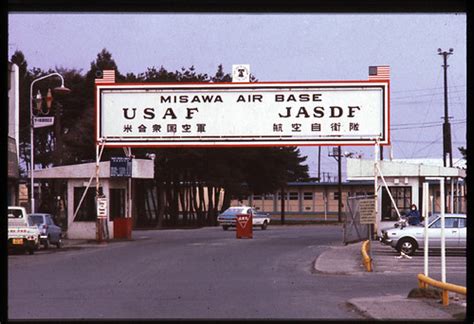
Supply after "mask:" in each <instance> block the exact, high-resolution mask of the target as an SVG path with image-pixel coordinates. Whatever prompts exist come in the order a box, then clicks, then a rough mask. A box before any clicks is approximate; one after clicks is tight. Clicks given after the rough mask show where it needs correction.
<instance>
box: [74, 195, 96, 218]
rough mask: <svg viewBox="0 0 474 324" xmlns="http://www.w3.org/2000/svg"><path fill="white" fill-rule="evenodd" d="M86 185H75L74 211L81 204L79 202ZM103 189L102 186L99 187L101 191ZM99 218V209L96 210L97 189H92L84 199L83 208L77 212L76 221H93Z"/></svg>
mask: <svg viewBox="0 0 474 324" xmlns="http://www.w3.org/2000/svg"><path fill="white" fill-rule="evenodd" d="M85 190H86V187H74V211H75V210H76V209H77V206H79V202H80V201H81V198H82V195H83V194H84V191H85ZM101 191H102V188H99V192H101ZM96 219H97V210H96V202H95V190H93V189H90V188H89V190H87V194H86V196H85V197H84V200H83V201H82V204H81V208H80V209H79V211H78V212H77V215H76V218H74V221H75V222H93V221H95V220H96Z"/></svg>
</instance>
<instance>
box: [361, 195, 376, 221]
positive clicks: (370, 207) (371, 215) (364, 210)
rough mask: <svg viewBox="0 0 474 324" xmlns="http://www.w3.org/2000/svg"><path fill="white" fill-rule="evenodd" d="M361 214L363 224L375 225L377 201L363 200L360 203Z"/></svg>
mask: <svg viewBox="0 0 474 324" xmlns="http://www.w3.org/2000/svg"><path fill="white" fill-rule="evenodd" d="M359 214H360V223H361V224H375V223H376V214H375V199H374V198H371V199H361V200H360V201H359Z"/></svg>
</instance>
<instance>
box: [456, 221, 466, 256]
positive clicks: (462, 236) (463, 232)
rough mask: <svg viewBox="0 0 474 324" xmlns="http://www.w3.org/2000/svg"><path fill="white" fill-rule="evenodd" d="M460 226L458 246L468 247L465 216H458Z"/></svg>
mask: <svg viewBox="0 0 474 324" xmlns="http://www.w3.org/2000/svg"><path fill="white" fill-rule="evenodd" d="M458 220H459V222H458V226H459V241H458V246H459V247H460V248H464V249H465V248H466V235H467V233H466V230H467V229H466V219H465V218H458Z"/></svg>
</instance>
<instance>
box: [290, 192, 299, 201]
mask: <svg viewBox="0 0 474 324" xmlns="http://www.w3.org/2000/svg"><path fill="white" fill-rule="evenodd" d="M298 196H299V195H298V192H290V200H298Z"/></svg>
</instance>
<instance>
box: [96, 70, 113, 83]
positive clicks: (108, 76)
mask: <svg viewBox="0 0 474 324" xmlns="http://www.w3.org/2000/svg"><path fill="white" fill-rule="evenodd" d="M95 83H115V70H103V71H102V79H95Z"/></svg>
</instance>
